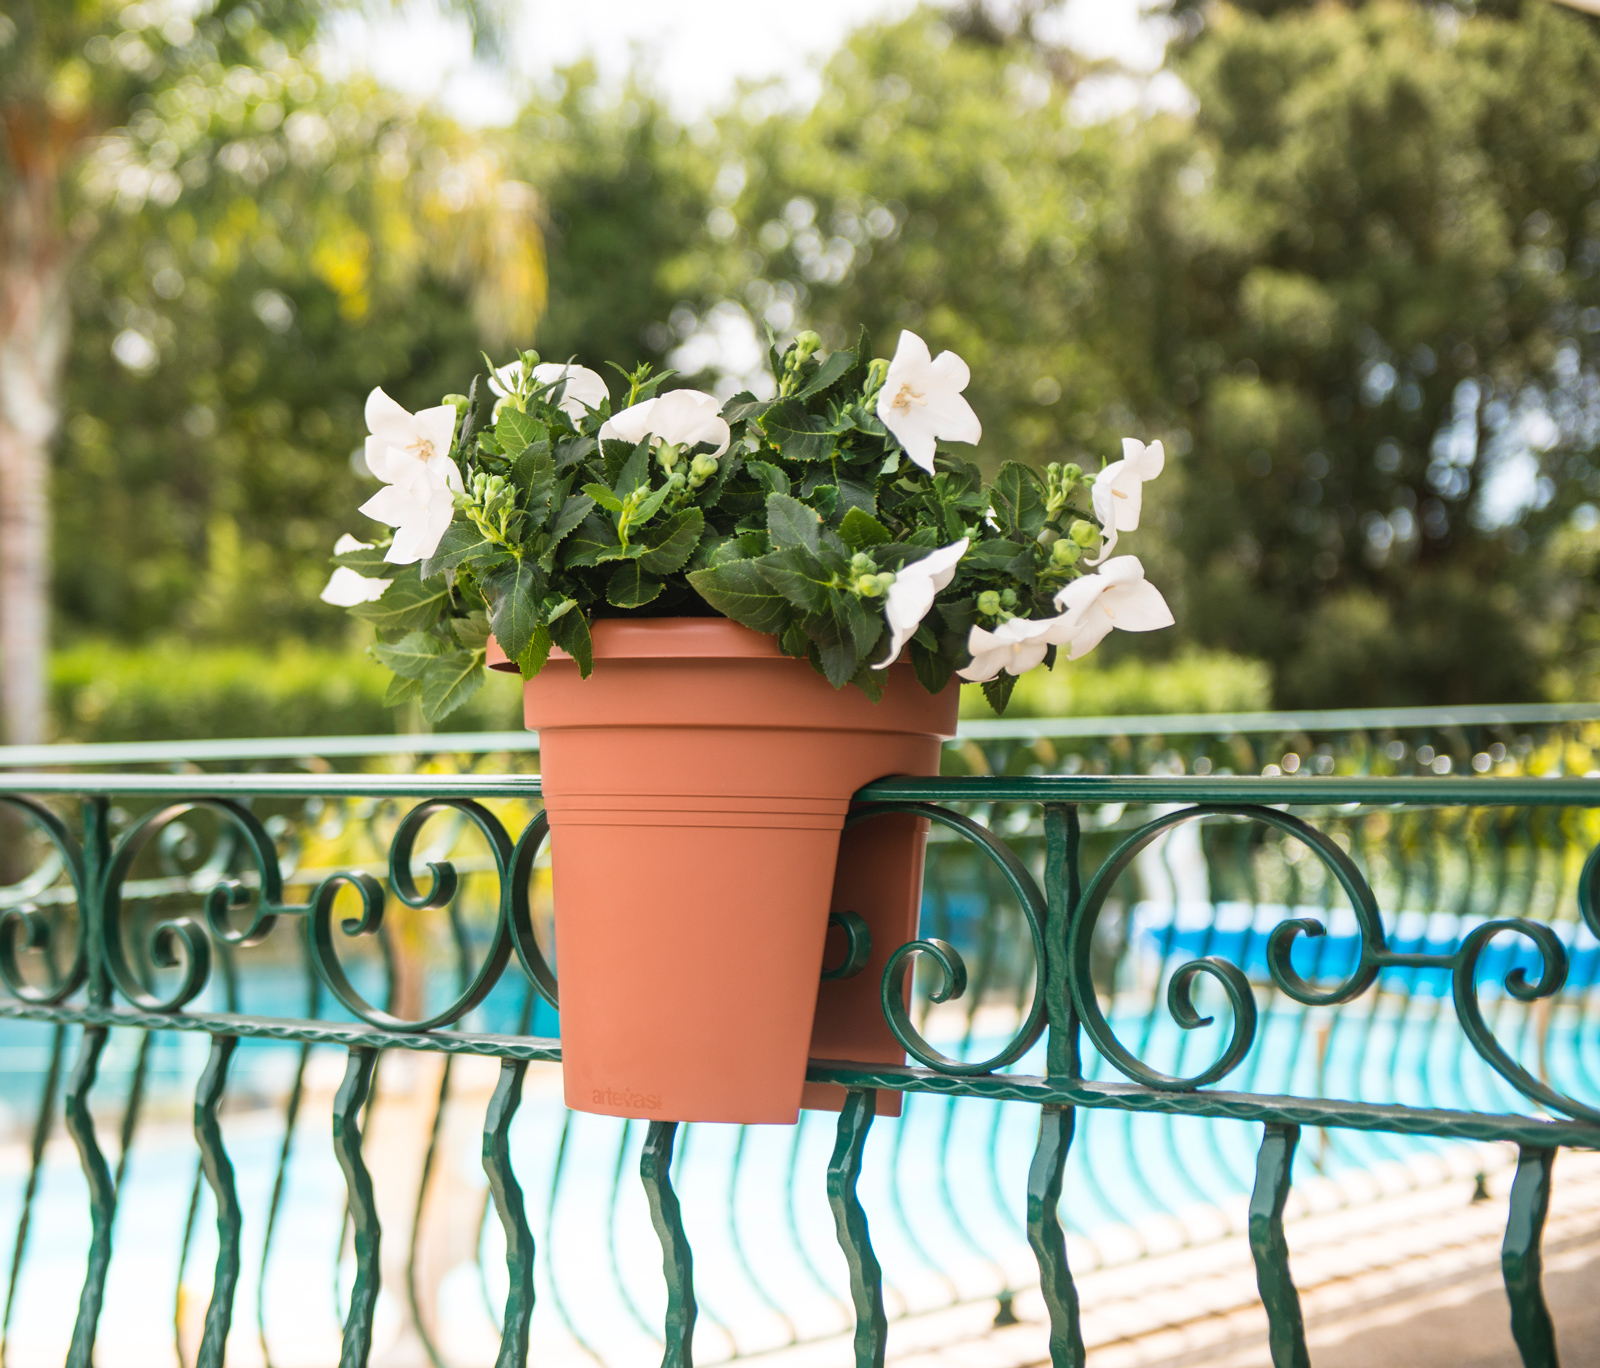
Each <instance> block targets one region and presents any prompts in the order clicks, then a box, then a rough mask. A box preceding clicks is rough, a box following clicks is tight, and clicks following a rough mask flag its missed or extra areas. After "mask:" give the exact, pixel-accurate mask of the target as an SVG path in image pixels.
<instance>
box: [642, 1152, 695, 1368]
mask: <svg viewBox="0 0 1600 1368" xmlns="http://www.w3.org/2000/svg"><path fill="white" fill-rule="evenodd" d="M677 1137H678V1123H677V1122H676V1121H652V1122H651V1123H650V1129H649V1130H648V1131H647V1132H646V1133H645V1137H644V1148H643V1149H642V1150H641V1151H640V1152H639V1177H640V1179H641V1180H642V1181H643V1183H644V1195H645V1200H646V1201H647V1202H648V1203H649V1204H650V1224H651V1225H653V1226H654V1227H655V1228H656V1236H657V1238H659V1239H660V1241H661V1268H662V1272H663V1273H664V1274H665V1275H666V1279H667V1320H666V1327H665V1339H666V1344H665V1347H664V1348H663V1351H662V1354H661V1368H693V1365H694V1318H695V1311H696V1307H695V1300H694V1253H693V1251H692V1250H691V1249H690V1248H689V1236H688V1233H687V1232H686V1231H685V1230H684V1228H683V1211H682V1210H681V1208H680V1207H679V1206H678V1194H677V1193H675V1192H674V1191H673V1190H672V1145H673V1142H674V1141H675V1140H676V1139H677Z"/></svg>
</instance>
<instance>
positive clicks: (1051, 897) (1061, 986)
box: [1044, 803, 1089, 1078]
mask: <svg viewBox="0 0 1600 1368" xmlns="http://www.w3.org/2000/svg"><path fill="white" fill-rule="evenodd" d="M1081 839H1082V837H1081V832H1080V829H1079V824H1078V805H1077V804H1076V803H1046V804H1045V805H1044V898H1045V927H1044V946H1045V980H1044V981H1045V1007H1046V1009H1047V1011H1048V1013H1049V1022H1050V1028H1049V1034H1048V1036H1047V1037H1046V1039H1045V1070H1046V1072H1047V1073H1048V1074H1049V1075H1050V1077H1051V1078H1077V1077H1079V1075H1080V1074H1081V1072H1082V1061H1081V1060H1080V1058H1079V1055H1078V1018H1077V1013H1076V1011H1075V1010H1074V1009H1073V1006H1072V987H1071V977H1070V974H1069V970H1068V964H1067V933H1068V930H1069V928H1070V925H1071V922H1072V914H1073V912H1074V911H1075V910H1076V908H1077V906H1078V899H1079V898H1081V897H1082V896H1083V887H1082V875H1081V873H1080V871H1079V868H1078V860H1079V845H1080V843H1081ZM1079 968H1080V970H1081V972H1082V973H1084V974H1085V975H1087V974H1088V972H1089V966H1088V965H1087V964H1084V965H1080V966H1079Z"/></svg>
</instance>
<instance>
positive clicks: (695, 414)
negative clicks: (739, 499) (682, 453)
mask: <svg viewBox="0 0 1600 1368" xmlns="http://www.w3.org/2000/svg"><path fill="white" fill-rule="evenodd" d="M721 408H722V405H721V404H719V403H718V402H717V397H716V395H714V394H707V393H705V391H704V390H689V389H681V390H671V391H669V392H668V393H666V394H663V395H661V396H660V397H659V398H656V399H646V400H645V401H644V403H642V404H635V405H634V406H633V407H632V408H625V409H623V410H622V412H621V413H614V414H612V415H611V418H610V420H609V421H608V422H607V423H606V425H605V426H604V427H602V428H601V429H600V440H601V441H609V440H612V439H615V440H617V441H622V442H642V441H644V440H645V438H647V437H659V438H660V439H661V440H662V441H663V442H670V443H671V444H672V445H673V446H694V445H695V444H696V443H697V442H710V443H711V444H712V445H713V446H715V447H716V448H717V449H716V450H715V451H713V452H712V453H711V454H712V455H713V456H720V455H722V453H723V452H724V451H726V450H727V449H728V443H729V442H730V441H732V440H733V437H732V434H731V433H730V432H729V431H728V425H727V423H725V422H724V421H723V420H722V416H721V412H720V410H721Z"/></svg>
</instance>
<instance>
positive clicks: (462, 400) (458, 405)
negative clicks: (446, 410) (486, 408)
mask: <svg viewBox="0 0 1600 1368" xmlns="http://www.w3.org/2000/svg"><path fill="white" fill-rule="evenodd" d="M439 402H440V403H441V404H449V405H450V407H451V408H453V409H454V410H455V411H456V412H457V413H461V412H464V411H465V409H466V407H467V405H468V404H470V403H471V402H472V401H471V400H470V399H468V398H467V396H466V395H464V394H447V395H445V397H444V398H443V399H441V400H440V401H439Z"/></svg>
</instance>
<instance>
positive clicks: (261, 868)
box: [101, 798, 302, 1012]
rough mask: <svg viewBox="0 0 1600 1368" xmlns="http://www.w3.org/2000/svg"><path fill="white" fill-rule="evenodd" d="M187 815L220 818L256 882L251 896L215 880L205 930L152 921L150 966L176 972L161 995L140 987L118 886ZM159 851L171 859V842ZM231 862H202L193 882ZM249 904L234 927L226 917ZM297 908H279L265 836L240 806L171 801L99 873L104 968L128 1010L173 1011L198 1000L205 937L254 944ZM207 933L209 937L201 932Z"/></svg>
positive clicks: (278, 879) (205, 972)
mask: <svg viewBox="0 0 1600 1368" xmlns="http://www.w3.org/2000/svg"><path fill="white" fill-rule="evenodd" d="M190 812H211V813H215V814H216V815H217V816H218V817H220V818H222V819H223V821H224V822H225V823H227V824H228V826H230V827H231V828H232V829H233V832H234V835H235V837H236V838H237V839H239V840H241V841H242V849H243V850H244V851H246V852H248V853H249V855H250V857H251V859H252V860H253V862H254V864H255V867H256V875H257V878H258V880H259V883H258V887H257V889H256V893H255V896H254V899H252V897H251V894H250V891H249V890H248V889H247V888H246V887H245V886H244V884H243V883H241V882H240V881H239V880H237V879H231V878H219V880H218V882H217V883H216V884H214V885H213V886H212V887H211V889H210V890H209V892H207V894H206V898H205V925H204V926H202V925H201V924H200V923H199V922H197V921H195V920H194V919H193V918H192V917H175V918H173V919H171V920H170V921H163V922H159V923H157V925H156V926H155V928H154V929H153V930H152V931H151V932H150V939H149V943H148V949H149V956H150V962H151V964H152V965H154V966H155V967H156V968H159V969H177V970H178V971H179V977H178V983H177V986H176V987H174V988H173V989H172V991H171V992H169V993H167V994H165V995H162V994H160V993H158V992H156V991H155V989H154V988H153V987H152V986H151V985H149V984H147V983H145V982H144V980H143V978H142V977H141V975H140V974H139V972H138V971H137V970H136V969H135V968H134V966H133V962H132V960H131V959H130V958H129V956H128V951H127V944H126V928H125V926H124V919H123V909H122V885H123V883H124V882H125V881H126V880H127V878H128V874H129V872H130V871H131V870H132V869H133V865H134V861H135V860H137V859H138V857H139V855H140V853H141V852H142V851H143V850H144V849H145V847H146V846H148V845H149V844H150V843H151V841H154V840H158V839H163V838H164V835H165V833H166V832H167V830H168V828H170V827H172V825H173V824H174V823H176V822H177V821H178V820H179V819H180V818H182V817H184V816H185V815H187V814H188V813H190ZM163 854H164V855H165V856H167V857H169V858H170V857H172V856H173V854H174V848H173V846H172V844H171V842H170V841H168V842H166V844H165V846H164V847H163ZM233 862H234V855H233V853H232V852H231V848H230V855H229V858H228V860H227V861H226V863H223V862H221V861H219V860H212V861H208V863H207V864H206V866H205V867H204V868H203V869H202V870H201V871H200V873H199V875H197V876H196V877H201V878H203V877H206V876H208V875H211V874H219V875H220V874H221V873H222V872H223V871H224V869H225V868H226V867H227V865H230V864H232V863H233ZM252 901H253V903H254V910H253V911H252V913H251V915H250V918H249V920H248V922H247V923H246V924H245V925H244V926H243V927H235V926H234V925H233V922H232V914H233V912H234V911H235V910H237V909H238V908H241V907H246V906H250V905H251V903H252ZM301 910H302V909H300V908H295V907H285V906H284V903H283V877H282V873H281V871H280V869H279V867H278V856H277V851H276V849H275V848H274V846H273V843H272V838H271V836H269V835H268V834H267V831H266V828H264V827H263V826H262V825H261V823H260V821H258V820H257V819H256V816H255V814H254V813H252V812H251V811H250V810H249V809H248V808H247V807H245V806H243V805H242V804H240V803H235V802H232V801H231V800H229V799H225V798H196V799H193V800H191V801H189V802H184V803H174V804H172V805H171V806H169V807H164V808H161V809H159V810H157V811H155V812H152V813H150V814H148V815H147V816H145V817H143V818H142V819H140V821H139V822H137V823H136V824H135V825H134V826H133V827H132V828H131V829H130V830H129V831H128V833H127V834H126V835H125V836H124V837H123V838H122V840H121V841H119V842H118V843H117V847H116V850H115V851H114V852H113V854H112V856H111V862H110V865H109V867H108V869H107V871H106V880H105V887H104V891H103V893H102V897H101V918H102V927H101V932H102V944H101V948H102V950H103V951H104V954H105V962H106V969H107V971H108V972H109V973H110V975H111V981H112V983H113V984H115V985H116V989H117V991H118V992H119V993H121V994H122V996H123V997H125V998H126V999H127V1000H128V1001H129V1002H131V1003H132V1004H133V1005H134V1006H136V1007H139V1008H142V1009H143V1010H145V1011H147V1012H177V1011H181V1010H182V1009H183V1008H184V1007H186V1006H187V1005H188V1004H189V1003H190V1002H192V1001H194V999H195V998H196V997H197V996H199V994H200V992H201V990H202V989H204V987H205V986H206V980H207V979H208V978H209V977H210V973H211V939H210V937H212V936H214V937H215V938H216V939H217V940H219V941H221V942H223V943H224V944H226V945H229V946H234V947H238V948H243V947H246V946H251V945H259V944H260V943H261V942H262V941H263V940H265V939H266V938H267V936H268V934H269V933H270V932H271V931H272V928H273V926H274V925H276V923H277V919H278V917H279V916H281V915H283V914H285V913H295V912H299V911H301ZM208 930H209V933H210V934H209V936H208V934H207V932H208Z"/></svg>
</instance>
